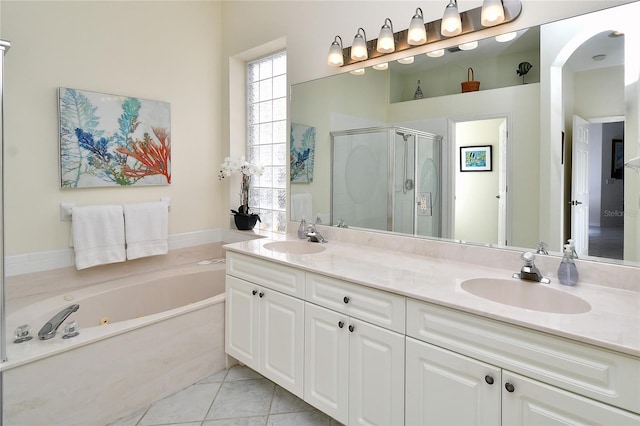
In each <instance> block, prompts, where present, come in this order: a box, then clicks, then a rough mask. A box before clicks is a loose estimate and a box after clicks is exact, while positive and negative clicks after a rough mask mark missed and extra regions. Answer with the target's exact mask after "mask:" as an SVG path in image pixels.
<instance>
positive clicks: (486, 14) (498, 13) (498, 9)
mask: <svg viewBox="0 0 640 426" xmlns="http://www.w3.org/2000/svg"><path fill="white" fill-rule="evenodd" d="M503 22H504V7H502V0H484V1H483V2H482V12H481V14H480V23H481V24H482V25H483V26H485V27H493V26H494V25H498V24H502V23H503Z"/></svg>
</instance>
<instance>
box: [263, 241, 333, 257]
mask: <svg viewBox="0 0 640 426" xmlns="http://www.w3.org/2000/svg"><path fill="white" fill-rule="evenodd" d="M264 248H266V249H268V250H272V251H277V252H280V253H288V254H314V253H320V252H322V251H324V250H325V248H324V246H323V245H321V244H320V243H311V242H309V241H274V242H272V243H267V244H265V245H264Z"/></svg>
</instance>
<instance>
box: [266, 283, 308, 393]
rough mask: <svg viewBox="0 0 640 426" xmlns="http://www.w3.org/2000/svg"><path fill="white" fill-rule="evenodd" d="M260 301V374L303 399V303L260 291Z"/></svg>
mask: <svg viewBox="0 0 640 426" xmlns="http://www.w3.org/2000/svg"><path fill="white" fill-rule="evenodd" d="M258 296H259V301H260V341H261V344H260V352H261V362H260V370H259V371H260V373H261V374H263V375H264V376H265V377H267V378H269V379H271V380H272V381H274V382H276V383H278V385H280V386H282V387H283V388H285V389H286V390H288V391H289V392H291V393H292V394H294V395H296V396H298V397H302V392H303V374H304V368H303V367H304V302H303V301H302V300H300V299H296V298H293V297H291V296H287V295H284V294H281V293H279V292H277V291H273V290H270V289H265V288H262V289H261V290H260V293H259V294H258Z"/></svg>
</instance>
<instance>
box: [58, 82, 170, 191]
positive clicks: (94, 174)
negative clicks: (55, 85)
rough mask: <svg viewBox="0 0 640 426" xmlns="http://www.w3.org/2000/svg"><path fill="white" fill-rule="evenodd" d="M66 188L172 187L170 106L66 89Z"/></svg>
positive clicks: (62, 105) (61, 96)
mask: <svg viewBox="0 0 640 426" xmlns="http://www.w3.org/2000/svg"><path fill="white" fill-rule="evenodd" d="M58 100H59V114H60V187H61V188H87V187H98V186H132V185H168V184H170V183H171V112H170V107H169V103H167V102H159V101H149V100H144V99H138V98H133V97H126V96H116V95H108V94H104V93H98V92H88V91H83V90H76V89H69V88H64V87H61V88H60V89H59V93H58Z"/></svg>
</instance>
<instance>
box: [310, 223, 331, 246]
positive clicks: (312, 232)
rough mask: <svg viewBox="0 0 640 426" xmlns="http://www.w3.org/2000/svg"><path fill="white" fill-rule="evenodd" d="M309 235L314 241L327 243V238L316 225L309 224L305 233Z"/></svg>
mask: <svg viewBox="0 0 640 426" xmlns="http://www.w3.org/2000/svg"><path fill="white" fill-rule="evenodd" d="M304 235H306V236H307V237H309V241H311V242H312V243H326V242H327V240H326V239H325V238H324V237H323V236H322V234H320V233H319V232H318V230H317V229H316V226H315V225H309V227H308V228H307V232H306V233H305V234H304Z"/></svg>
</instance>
